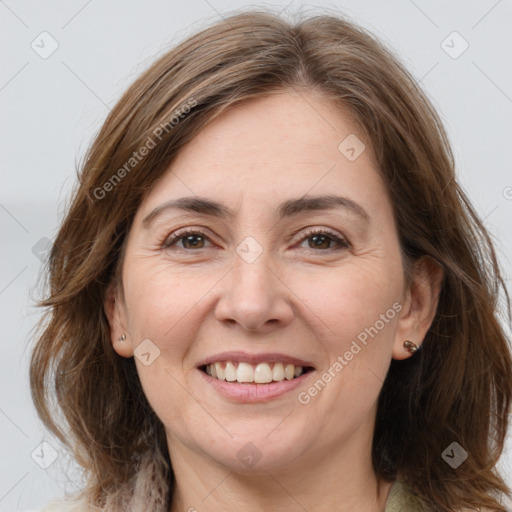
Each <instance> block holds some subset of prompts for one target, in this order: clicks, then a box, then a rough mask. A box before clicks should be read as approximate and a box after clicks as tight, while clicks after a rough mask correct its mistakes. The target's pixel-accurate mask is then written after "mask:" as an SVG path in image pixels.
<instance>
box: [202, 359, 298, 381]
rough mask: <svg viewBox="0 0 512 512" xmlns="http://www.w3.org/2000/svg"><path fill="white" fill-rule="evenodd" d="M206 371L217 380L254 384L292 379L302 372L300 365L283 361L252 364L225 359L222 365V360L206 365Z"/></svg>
mask: <svg viewBox="0 0 512 512" xmlns="http://www.w3.org/2000/svg"><path fill="white" fill-rule="evenodd" d="M205 370H206V373H207V374H208V375H210V376H211V377H213V378H216V379H218V380H226V381H228V382H235V381H236V382H241V383H244V382H254V383H256V384H267V383H269V382H280V381H283V380H285V379H286V380H292V379H293V378H294V377H299V376H300V375H302V373H303V367H302V366H295V365H293V364H286V365H284V364H283V363H274V364H273V365H272V363H259V364H257V365H252V364H249V363H245V362H240V363H236V362H233V361H227V362H226V363H225V365H224V367H223V363H222V362H216V363H212V364H208V365H206V368H205Z"/></svg>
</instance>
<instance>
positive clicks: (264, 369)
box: [254, 363, 272, 384]
mask: <svg viewBox="0 0 512 512" xmlns="http://www.w3.org/2000/svg"><path fill="white" fill-rule="evenodd" d="M254 382H256V384H266V383H267V382H272V370H271V369H270V366H269V365H268V364H267V363H260V364H259V365H258V366H256V369H255V370H254Z"/></svg>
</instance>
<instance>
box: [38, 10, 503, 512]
mask: <svg viewBox="0 0 512 512" xmlns="http://www.w3.org/2000/svg"><path fill="white" fill-rule="evenodd" d="M283 90H295V91H297V92H301V93H302V92H306V93H307V92H313V93H315V94H319V95H321V96H322V97H324V98H326V99H328V100H333V101H335V102H338V104H339V105H340V106H341V107H343V109H348V111H349V112H350V113H351V114H352V115H353V116H354V118H355V120H356V121H357V122H358V123H359V124H360V127H361V129H362V130H363V133H364V134H365V135H366V137H367V140H368V141H369V142H370V143H371V146H372V150H373V152H374V154H375V156H376V158H377V161H378V166H379V170H380V173H381V175H382V178H383V180H384V182H385V183H386V186H387V189H388V191H389V196H390V198H391V201H392V204H393V208H394V215H395V220H396V225H397V229H398V233H399V240H400V244H401V249H402V251H403V254H404V255H405V257H406V261H407V262H409V263H411V264H412V263H414V262H415V261H417V260H418V259H419V258H421V257H424V256H427V257H430V258H432V259H433V260H434V261H435V262H437V264H438V265H439V266H440V267H441V268H442V269H443V271H444V274H445V277H444V281H443V284H442V290H441V293H440V298H439V304H438V309H437V313H436V316H435V318H434V321H433V323H432V326H431V328H430V330H429V332H428V333H427V335H426V338H425V340H424V343H423V346H422V349H421V350H420V351H419V352H418V353H417V354H415V356H414V357H412V358H409V359H407V360H406V361H396V360H393V361H392V362H391V366H390V368H389V372H388V375H387V378H386V380H385V382H384V384H383V387H382V390H381V393H380V395H379V402H378V412H377V419H376V426H375V432H374V439H373V445H372V453H373V467H374V470H375V473H376V475H377V476H378V477H379V478H382V479H386V480H389V481H392V480H394V479H396V478H401V479H403V480H404V481H405V482H406V483H407V484H408V485H409V486H410V487H412V488H413V489H414V491H415V492H416V493H417V494H418V495H419V496H420V497H421V498H422V499H423V500H424V502H425V503H426V504H427V506H429V507H430V508H432V509H433V510H436V511H443V512H448V511H453V510H459V509H462V508H466V509H471V510H477V509H478V507H487V508H488V509H489V510H492V511H500V512H505V507H504V506H503V504H502V501H501V500H502V499H503V498H504V497H507V496H508V497H510V496H511V489H510V488H509V487H508V486H507V485H506V483H505V482H504V480H503V478H502V476H500V474H499V472H498V470H497V468H496V464H497V462H498V459H499V457H500V455H501V453H502V451H503V447H504V441H505V438H506V434H507V428H508V419H509V412H510V406H511V400H512V357H511V348H510V340H508V339H507V337H506V334H505V332H504V324H503V322H510V318H511V315H510V299H509V296H508V293H507V290H506V287H505V285H504V282H503V277H502V274H501V270H500V266H499V263H498V261H497V257H496V253H495V249H494V248H493V243H492V240H491V238H490V236H489V234H488V232H487V230H486V228H485V227H484V225H483V222H482V220H480V218H479V217H478V215H477V213H476V212H475V210H474V208H473V206H472V205H471V204H470V201H469V200H468V198H467V196H466V195H465V193H464V191H463V190H462V188H461V186H460V185H459V183H458V181H457V179H456V176H455V164H454V158H453V154H452V151H451V149H450V144H449V140H448V137H447V134H446V132H445V129H444V128H443V126H442V123H441V121H440V118H439V116H438V114H437V113H436V111H435V109H434V107H433V105H432V103H431V102H430V100H429V99H428V98H427V96H426V94H425V93H424V92H422V90H421V89H420V87H419V86H418V83H417V82H416V80H415V79H414V78H413V77H412V76H411V74H410V73H409V72H408V71H407V70H406V69H405V68H404V66H403V65H402V64H401V63H400V60H399V58H398V57H397V56H395V55H394V54H393V52H392V51H390V50H389V49H388V48H386V47H385V46H384V45H383V44H382V43H381V42H379V41H378V40H377V39H376V38H375V36H373V35H372V34H371V33H368V32H367V31H366V30H365V29H363V28H361V27H359V26H358V25H356V24H354V23H353V22H352V21H350V20H348V19H346V18H345V17H344V16H343V15H341V14H339V13H337V12H332V11H331V12H328V11H325V12H324V13H323V14H322V15H318V14H317V15H310V16H304V17H303V18H301V19H298V20H296V21H294V22H291V21H285V20H283V19H282V18H281V17H279V16H276V15H275V14H274V13H272V12H268V11H265V10H264V9H259V10H252V11H242V12H240V11H239V12H234V13H231V15H230V16H228V17H226V18H224V19H223V20H221V21H219V22H215V23H210V24H209V25H208V26H207V27H206V28H205V27H203V28H202V29H201V31H199V32H198V33H196V34H195V35H191V36H189V37H188V38H187V39H186V40H184V41H183V42H181V43H180V44H179V45H177V46H176V47H174V48H172V49H171V50H170V51H168V52H167V53H165V54H164V55H163V56H160V57H159V58H158V60H157V61H156V62H154V64H152V65H151V66H150V67H149V69H147V71H145V72H144V73H143V74H142V75H141V76H140V77H139V78H138V79H137V80H136V81H135V82H134V83H133V84H132V85H131V86H130V87H129V89H128V90H127V91H126V92H125V93H124V95H123V96H122V97H121V99H120V100H119V101H118V103H117V104H116V106H115V107H114V108H113V109H112V111H111V112H110V114H109V115H108V117H107V119H106V121H105V122H104V124H103V126H102V128H101V129H100V131H99V133H98V134H97V136H96V137H95V139H94V141H93V143H92V145H91V147H90V149H89V150H88V152H87V154H86V155H85V158H84V159H83V162H82V163H81V165H80V169H79V171H78V176H79V179H78V181H77V183H76V186H75V188H74V190H73V191H72V196H71V200H70V202H69V204H68V206H67V209H66V213H65V218H64V219H63V221H62V223H61V226H60V229H59V231H58V234H57V236H56V238H55V241H54V243H53V247H52V249H51V253H50V255H49V259H48V263H47V268H46V273H45V276H46V281H45V286H47V287H48V290H47V292H45V296H44V299H42V300H40V301H38V306H40V307H42V308H44V315H43V316H42V318H41V321H40V323H39V324H38V326H37V333H36V335H35V336H34V337H33V339H34V347H33V350H32V357H31V364H30V383H31V390H32V396H33V400H34V403H35V406H36V408H37V411H38V414H39V416H40V418H41V419H42V421H43V422H44V424H45V425H46V427H47V428H48V429H49V430H50V431H51V432H52V433H53V434H54V435H56V436H57V437H58V438H59V439H60V441H62V443H64V445H65V446H66V447H67V448H68V449H69V451H70V453H71V454H72V456H73V458H74V459H75V460H76V461H77V462H78V464H79V465H80V466H81V467H82V468H83V471H84V475H85V476H86V484H85V487H84V496H85V497H82V501H83V500H86V501H87V503H88V504H89V505H90V506H91V507H95V508H96V509H97V510H109V512H112V511H120V510H133V511H135V510H153V511H159V510H162V511H163V510H168V507H169V505H170V500H171V495H172V490H173V484H174V478H173V473H172V466H171V461H170V458H169V453H168V450H167V444H166V437H165V433H164V428H163V424H162V423H161V421H160V420H159V418H158V417H157V416H156V414H155V412H154V411H153V410H152V408H151V406H150V405H149V403H148V401H147V399H146V397H145V395H144V393H143V390H142V387H141V384H140V381H139V379H138V375H137V371H136V367H135V364H134V361H133V358H131V359H125V358H122V357H120V356H119V355H117V354H116V353H115V351H114V350H113V347H112V344H111V340H110V331H109V325H108V321H107V318H106V315H105V312H104V309H103V305H104V300H105V294H106V290H107V286H108V285H109V283H111V282H112V281H113V280H119V279H120V275H121V273H120V268H121V263H122V255H123V250H124V247H125V241H126V235H127V233H128V231H129V229H130V226H131V223H132V220H133V217H134V215H135V212H136V211H137V208H138V206H139V205H140V203H141V201H142V200H143V199H144V197H145V196H146V194H147V193H148V192H149V191H150V190H151V189H152V187H153V186H154V185H155V184H156V182H157V181H158V180H159V178H161V177H162V175H163V174H164V173H165V172H166V170H167V169H168V167H169V165H170V164H171V163H172V161H173V159H174V158H175V157H176V155H177V154H178V153H179V152H180V150H181V149H182V148H183V147H184V145H185V144H187V142H189V141H190V140H191V139H192V138H193V137H194V136H195V135H197V134H198V133H199V131H200V130H201V129H202V128H204V127H205V126H206V125H208V124H209V123H210V122H211V121H212V120H214V119H215V118H217V117H218V116H219V115H221V114H222V113H223V112H225V111H226V110H227V109H230V108H233V107H236V106H237V105H240V104H242V102H246V101H250V100H251V99H253V98H256V97H262V96H265V95H268V94H272V93H273V92H279V91H283ZM142 147H146V148H147V151H145V152H143V151H141V148H142ZM142 153H144V155H142ZM404 272H405V269H404ZM121 284H122V283H121ZM500 296H501V299H503V300H501V299H500ZM135 410H137V413H136V414H135V413H134V411H135ZM141 410H142V413H141ZM453 442H457V443H458V444H459V445H460V446H462V447H463V448H464V449H465V450H466V451H467V453H468V458H467V459H466V460H465V462H464V463H463V464H462V465H460V466H459V467H458V468H457V469H453V468H452V467H451V466H450V465H449V464H447V463H446V462H445V461H444V460H443V459H442V453H443V451H444V450H445V449H446V448H447V447H448V446H449V445H450V444H451V443H453Z"/></svg>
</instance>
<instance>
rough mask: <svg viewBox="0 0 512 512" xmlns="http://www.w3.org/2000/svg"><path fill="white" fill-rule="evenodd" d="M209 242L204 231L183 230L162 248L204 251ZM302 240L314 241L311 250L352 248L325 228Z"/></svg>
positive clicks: (318, 229) (308, 232)
mask: <svg viewBox="0 0 512 512" xmlns="http://www.w3.org/2000/svg"><path fill="white" fill-rule="evenodd" d="M207 240H209V238H208V235H207V234H206V233H205V232H204V231H201V230H199V229H181V230H177V231H175V232H174V233H172V234H171V235H170V236H169V237H167V238H166V239H165V240H164V242H163V243H162V244H161V247H162V249H168V248H170V247H173V246H176V245H177V244H178V243H179V242H182V246H181V247H178V248H179V249H184V250H189V249H204V248H206V247H207V246H205V242H206V241H207ZM300 240H301V241H306V240H312V243H310V244H309V248H310V249H322V250H330V249H333V248H332V247H330V245H331V243H333V242H334V243H335V244H337V246H338V249H336V248H334V250H342V249H348V248H350V244H349V243H348V242H347V241H346V240H345V239H344V238H343V237H340V236H338V235H337V234H336V233H335V232H333V231H329V230H326V229H325V228H312V229H309V230H307V231H306V233H305V234H304V235H303V236H302V238H301V239H300Z"/></svg>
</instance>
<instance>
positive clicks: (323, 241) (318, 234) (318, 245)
mask: <svg viewBox="0 0 512 512" xmlns="http://www.w3.org/2000/svg"><path fill="white" fill-rule="evenodd" d="M301 240H303V241H306V240H308V241H309V242H308V246H309V247H308V248H310V249H322V250H329V249H332V247H331V246H330V244H331V243H332V242H334V243H335V244H337V245H338V247H340V248H348V247H349V244H348V242H347V241H346V240H344V239H343V238H340V237H339V236H337V235H336V234H334V233H332V232H331V231H326V230H325V229H318V230H311V231H308V232H306V235H305V236H304V237H302V239H301Z"/></svg>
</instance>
